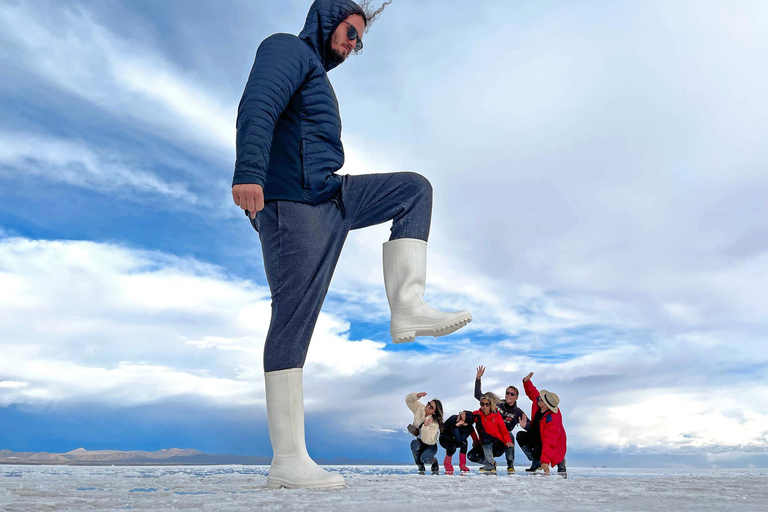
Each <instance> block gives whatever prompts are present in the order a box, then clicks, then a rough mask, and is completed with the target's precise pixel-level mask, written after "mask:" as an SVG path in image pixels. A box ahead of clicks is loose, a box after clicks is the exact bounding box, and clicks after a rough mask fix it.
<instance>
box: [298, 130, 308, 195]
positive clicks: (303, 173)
mask: <svg viewBox="0 0 768 512" xmlns="http://www.w3.org/2000/svg"><path fill="white" fill-rule="evenodd" d="M299 158H300V160H301V180H302V183H303V184H304V188H305V189H308V188H309V177H308V176H307V170H306V169H305V168H304V139H302V140H301V143H300V150H299Z"/></svg>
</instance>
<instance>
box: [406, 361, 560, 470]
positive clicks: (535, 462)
mask: <svg viewBox="0 0 768 512" xmlns="http://www.w3.org/2000/svg"><path fill="white" fill-rule="evenodd" d="M484 373H485V368H484V367H483V366H479V367H478V368H477V374H476V376H475V398H476V399H477V400H479V402H480V408H479V409H478V410H476V411H469V410H466V411H461V412H460V413H459V414H454V415H453V416H450V417H449V418H448V419H445V420H444V419H443V404H442V402H440V400H438V399H436V398H435V399H432V400H429V401H428V402H427V403H426V404H423V403H421V402H420V401H419V399H420V398H422V397H424V396H426V395H427V393H425V392H421V393H411V394H409V395H408V396H406V397H405V403H406V405H407V406H408V408H409V409H410V410H411V411H413V424H411V425H408V431H409V432H410V433H411V434H413V435H414V436H416V439H414V440H413V441H411V451H412V452H413V459H414V461H415V462H416V466H417V467H418V469H419V473H422V474H423V473H424V472H425V471H426V469H425V465H427V464H430V465H431V470H432V474H438V473H439V472H440V465H439V464H438V462H437V445H438V443H439V444H440V446H442V447H443V448H444V449H445V459H444V460H443V466H444V467H445V473H446V474H448V475H452V474H453V471H454V468H453V461H452V459H453V454H454V453H456V450H458V451H459V469H460V471H461V472H462V473H464V472H469V468H468V467H467V459H469V460H470V461H471V462H476V463H479V464H482V466H481V467H480V472H481V473H485V474H496V461H495V460H494V459H495V458H496V457H500V456H501V455H502V454H503V455H505V458H506V460H507V473H508V474H512V473H514V472H515V437H514V436H512V431H513V430H514V428H515V426H516V425H519V426H520V428H521V429H522V430H520V431H519V432H517V436H516V437H517V444H518V445H520V449H521V450H522V451H523V453H524V454H525V455H526V457H528V460H529V461H531V467H530V468H528V469H526V471H527V472H536V471H543V472H544V473H545V474H547V475H548V474H549V473H550V469H551V468H554V467H555V466H557V472H558V474H563V475H564V474H565V472H566V468H565V451H566V436H565V429H564V428H563V418H562V414H561V412H560V398H559V397H558V396H557V395H556V394H555V393H553V392H551V391H547V390H541V391H539V390H538V389H536V386H534V385H533V383H532V382H531V377H532V376H533V372H531V373H529V374H528V375H526V376H525V377H524V378H523V389H525V394H526V395H527V396H528V398H529V399H530V400H531V402H533V405H532V407H531V417H530V418H529V417H528V416H527V415H526V414H525V412H523V410H522V409H520V407H518V405H517V399H518V396H519V391H518V389H517V388H516V387H515V386H509V387H507V389H506V391H505V396H504V398H500V397H499V396H497V395H496V394H495V393H492V392H487V393H483V391H482V386H481V380H480V379H481V378H482V376H483V374H484ZM470 437H471V438H472V449H471V450H468V448H469V446H468V439H469V438H470Z"/></svg>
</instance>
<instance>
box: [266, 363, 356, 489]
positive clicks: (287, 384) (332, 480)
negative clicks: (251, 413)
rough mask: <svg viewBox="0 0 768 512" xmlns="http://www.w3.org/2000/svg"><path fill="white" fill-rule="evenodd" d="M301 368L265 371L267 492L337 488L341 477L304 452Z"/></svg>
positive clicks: (342, 479) (340, 482) (342, 482)
mask: <svg viewBox="0 0 768 512" xmlns="http://www.w3.org/2000/svg"><path fill="white" fill-rule="evenodd" d="M302 376H303V371H302V369H301V368H293V369H290V370H280V371H277V372H267V373H265V374H264V382H265V387H266V393H267V422H268V423H269V438H270V439H271V440H272V452H273V456H272V466H270V468H269V476H268V477H267V487H268V488H270V489H280V488H281V487H287V488H289V489H298V488H305V489H316V488H322V487H330V488H336V489H341V488H343V487H344V478H343V477H342V476H341V475H339V474H337V473H329V472H328V471H325V470H324V469H323V468H321V467H320V466H318V465H317V464H316V463H315V461H313V460H312V459H311V458H310V456H309V454H308V453H307V445H306V443H305V441H304V386H303V382H302Z"/></svg>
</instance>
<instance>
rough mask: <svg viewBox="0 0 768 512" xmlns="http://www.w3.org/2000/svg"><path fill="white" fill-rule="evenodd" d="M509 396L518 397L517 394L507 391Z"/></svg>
mask: <svg viewBox="0 0 768 512" xmlns="http://www.w3.org/2000/svg"><path fill="white" fill-rule="evenodd" d="M507 394H508V395H509V396H517V393H515V392H514V391H507Z"/></svg>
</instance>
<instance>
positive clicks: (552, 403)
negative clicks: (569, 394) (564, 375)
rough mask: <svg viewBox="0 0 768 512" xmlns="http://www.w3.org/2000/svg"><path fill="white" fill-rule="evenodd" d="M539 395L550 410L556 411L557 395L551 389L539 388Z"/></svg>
mask: <svg viewBox="0 0 768 512" xmlns="http://www.w3.org/2000/svg"><path fill="white" fill-rule="evenodd" d="M539 396H540V397H541V399H542V400H543V401H544V403H545V404H547V407H549V408H550V409H551V410H552V412H557V409H558V406H559V405H560V397H559V396H557V395H556V394H554V393H553V392H551V391H547V390H546V389H543V390H541V392H540V393H539Z"/></svg>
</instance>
